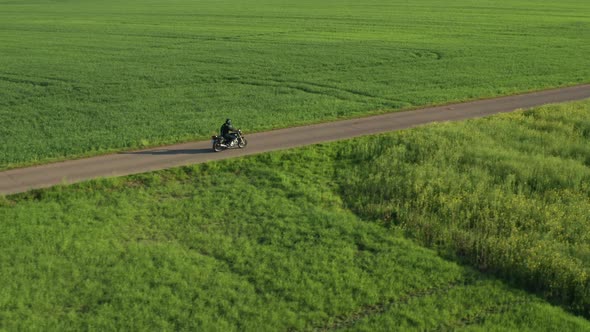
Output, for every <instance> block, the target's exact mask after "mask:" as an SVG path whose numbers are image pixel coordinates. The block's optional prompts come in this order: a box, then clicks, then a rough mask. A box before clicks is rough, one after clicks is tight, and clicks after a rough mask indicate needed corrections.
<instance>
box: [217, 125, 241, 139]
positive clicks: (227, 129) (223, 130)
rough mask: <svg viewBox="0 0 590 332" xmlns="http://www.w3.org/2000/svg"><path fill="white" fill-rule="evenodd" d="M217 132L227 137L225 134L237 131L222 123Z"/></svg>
mask: <svg viewBox="0 0 590 332" xmlns="http://www.w3.org/2000/svg"><path fill="white" fill-rule="evenodd" d="M219 131H220V132H221V136H227V134H229V133H230V132H232V131H237V129H236V128H234V127H233V126H232V125H230V124H227V123H224V124H223V125H222V126H221V129H220V130H219Z"/></svg>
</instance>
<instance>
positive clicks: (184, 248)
mask: <svg viewBox="0 0 590 332" xmlns="http://www.w3.org/2000/svg"><path fill="white" fill-rule="evenodd" d="M588 110H590V101H586V102H579V103H572V104H565V105H562V106H550V107H544V108H540V109H536V110H531V111H526V112H520V113H515V114H507V115H501V116H496V117H492V118H486V119H479V120H474V121H467V122H464V123H452V124H435V125H429V126H425V127H421V128H417V129H412V130H406V131H402V132H396V133H392V134H387V135H379V136H371V137H365V138H360V139H355V140H349V141H343V142H336V143H330V144H325V145H318V146H314V147H307V148H302V149H294V150H290V151H284V152H273V153H267V154H262V155H257V156H252V157H247V158H240V159H234V160H226V161H221V162H212V163H207V164H201V165H196V166H192V167H183V168H176V169H170V170H165V171H159V172H155V173H147V174H142V175H135V176H129V177H123V178H113V179H103V180H95V181H90V182H85V183H81V184H76V185H72V186H58V187H54V188H52V189H47V190H37V191H32V192H29V193H24V194H18V195H13V196H7V197H3V198H0V220H1V221H2V222H1V223H0V282H1V283H2V285H4V286H3V287H2V288H1V290H0V329H6V330H21V329H25V330H30V329H39V330H80V329H97V330H105V329H106V330H115V329H117V330H118V329H123V330H141V329H158V330H183V329H190V330H195V329H198V330H223V331H228V330H257V331H258V330H289V329H293V330H320V331H321V330H367V331H373V330H376V329H381V330H390V329H397V328H404V329H412V330H426V329H428V330H431V329H439V330H461V329H464V330H518V331H520V330H534V331H539V330H541V331H542V330H546V331H554V330H556V329H559V330H571V331H583V330H587V331H590V322H589V321H588V320H587V319H584V318H582V317H576V316H574V315H572V314H571V313H570V312H577V313H579V314H581V315H583V316H586V318H587V317H588V316H589V312H588V306H587V305H588V302H587V299H588V298H589V297H588V296H586V294H587V292H588V279H587V278H588V267H589V263H590V262H589V259H590V257H589V256H588V255H587V253H588V238H587V236H588V234H590V232H589V230H588V225H590V224H589V223H588V222H587V221H588V219H587V218H588V215H587V213H585V212H587V211H588V197H589V196H590V195H589V192H588V189H589V188H588V186H587V184H588V183H589V182H588V179H589V177H590V170H589V167H588V159H586V158H587V156H588V155H590V154H589V153H588V147H589V146H590V145H589V144H588V139H590V136H589V135H588V133H589V132H590V124H589V123H588V120H587V119H588V118H587V114H588V113H587V112H588ZM541 143H543V144H541ZM408 235H409V236H411V237H413V238H414V239H416V240H418V242H419V243H422V244H425V245H427V246H431V247H433V248H434V249H436V250H432V249H426V248H423V247H420V246H419V244H418V243H415V242H412V241H411V240H408V239H406V236H408ZM437 251H438V253H442V255H440V254H438V253H437ZM445 257H446V258H445ZM457 259H459V260H460V261H462V262H464V263H467V265H460V264H458V263H456V262H454V260H455V261H456V260H457ZM468 265H471V266H472V267H469V266H468ZM493 274H495V276H493ZM497 277H499V278H497ZM519 288H521V289H519ZM523 289H528V290H532V292H527V291H525V290H523ZM535 294H536V295H535ZM539 295H540V296H539ZM543 297H545V298H546V299H549V300H551V301H553V302H555V303H558V304H561V306H562V307H563V308H566V309H567V310H568V311H570V312H567V311H564V310H563V309H562V308H560V307H557V306H553V305H551V304H549V303H548V302H547V301H546V300H544V299H543Z"/></svg>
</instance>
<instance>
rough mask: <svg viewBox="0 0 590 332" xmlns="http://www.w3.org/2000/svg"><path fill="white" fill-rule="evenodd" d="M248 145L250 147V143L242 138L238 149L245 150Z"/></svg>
mask: <svg viewBox="0 0 590 332" xmlns="http://www.w3.org/2000/svg"><path fill="white" fill-rule="evenodd" d="M246 145H248V141H247V140H246V139H245V138H243V137H242V138H241V139H240V140H239V141H238V148H240V149H241V148H245V147H246Z"/></svg>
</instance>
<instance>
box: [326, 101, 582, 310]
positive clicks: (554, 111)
mask: <svg viewBox="0 0 590 332" xmlns="http://www.w3.org/2000/svg"><path fill="white" fill-rule="evenodd" d="M589 110H590V102H588V101H586V102H583V103H574V104H569V105H567V106H549V107H544V108H541V109H536V110H530V111H525V112H518V113H514V114H509V115H503V116H498V117H492V118H487V119H482V120H477V121H468V122H465V123H460V124H439V125H434V126H429V127H426V128H421V129H417V130H410V131H404V132H402V133H399V134H392V135H383V136H380V137H379V138H367V139H364V140H360V141H355V142H351V144H343V145H342V150H341V151H340V152H339V156H340V159H341V161H342V162H343V163H344V164H345V165H346V166H341V167H340V168H339V171H338V172H337V173H338V179H339V183H340V184H341V185H342V187H341V190H342V195H343V199H344V200H345V202H346V203H347V205H348V206H350V207H351V208H352V209H353V210H354V211H357V212H358V213H359V214H360V215H361V216H364V217H365V218H371V219H376V220H379V221H380V222H382V223H384V224H385V225H390V226H396V227H401V228H402V229H404V230H405V232H406V233H407V234H409V235H410V236H412V237H414V238H417V239H419V240H420V242H421V243H424V244H425V245H427V246H430V247H434V248H437V249H439V250H441V251H442V252H448V253H451V254H452V255H455V256H458V257H459V258H461V260H463V261H465V262H468V263H469V264H471V265H473V266H474V267H476V268H478V269H479V270H481V271H486V272H492V273H495V274H496V275H499V276H501V277H502V278H504V279H506V280H510V281H513V282H515V283H516V284H520V285H524V286H526V287H527V288H529V289H533V290H536V291H539V292H541V293H543V294H544V295H545V296H546V297H548V298H550V299H553V300H555V301H558V302H559V303H563V304H566V306H568V307H570V308H571V309H572V310H574V311H576V312H580V313H583V314H584V315H586V316H590V199H589V198H590V135H588V132H589V130H588V129H589V128H590V118H589V117H588V114H589V113H588V112H589Z"/></svg>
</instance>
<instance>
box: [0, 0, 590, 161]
mask: <svg viewBox="0 0 590 332" xmlns="http://www.w3.org/2000/svg"><path fill="white" fill-rule="evenodd" d="M589 34H590V4H588V2H587V1H578V0H564V1H559V2H550V1H531V0H518V1H514V0H511V1H509V0H501V1H494V2H485V3H477V4H475V3H474V2H473V1H471V0H453V1H445V2H441V1H436V0H417V1H391V0H387V1H386V0H371V1H365V2H363V3H362V4H359V3H358V1H350V0H347V1H332V0H321V1H317V0H315V1H300V0H298V1H275V0H271V1H264V2H261V1H258V0H230V1H225V2H219V1H211V0H209V1H189V0H174V1H166V2H154V1H144V0H127V1H113V0H106V1H101V2H100V3H97V2H96V1H88V0H80V1H57V2H56V1H47V0H41V1H34V2H31V1H25V0H23V1H3V2H0V54H1V55H2V57H1V62H0V169H6V168H9V167H14V166H18V165H24V164H31V163H40V162H46V161H48V160H52V159H65V158H71V157H74V156H81V155H89V154H97V153H104V152H108V151H114V150H121V149H129V148H138V147H143V146H151V145H158V144H164V143H172V142H177V141H186V140H191V139H196V138H206V137H208V135H210V134H211V132H214V131H217V130H218V128H219V126H220V124H221V122H222V121H223V120H224V119H225V118H227V117H231V118H233V119H234V122H235V123H236V124H237V125H238V126H240V127H242V128H244V129H246V130H249V131H253V130H265V129H270V128H277V127H284V126H290V125H295V124H303V123H311V122H318V121H324V120H329V119H336V118H342V117H352V116H358V115H362V114H370V113H378V112H383V111H386V110H396V109H401V108H406V107H416V106H420V105H425V104H436V103H445V102H449V101H459V100H466V99H472V98H479V97H490V96H496V95H504V94H511V93H516V92H522V91H527V90H533V89H542V88H547V87H554V86H563V85H571V84H576V83H582V82H588V81H589V80H590V58H589V57H588V56H587V54H588V53H590V43H588V38H587V36H588V35H589Z"/></svg>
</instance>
